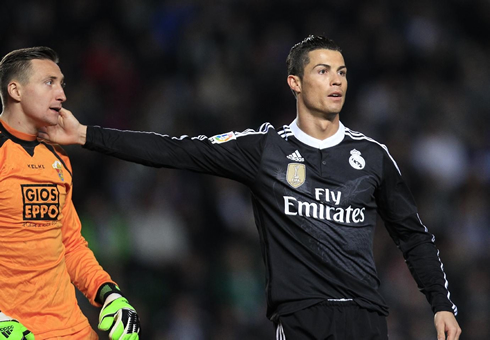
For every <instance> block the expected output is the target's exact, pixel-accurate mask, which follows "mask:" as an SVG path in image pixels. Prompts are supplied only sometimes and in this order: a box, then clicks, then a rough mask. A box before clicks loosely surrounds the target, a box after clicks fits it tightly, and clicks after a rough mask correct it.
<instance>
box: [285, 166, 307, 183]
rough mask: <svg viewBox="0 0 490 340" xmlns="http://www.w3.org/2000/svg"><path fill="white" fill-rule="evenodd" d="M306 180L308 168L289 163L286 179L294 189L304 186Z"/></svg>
mask: <svg viewBox="0 0 490 340" xmlns="http://www.w3.org/2000/svg"><path fill="white" fill-rule="evenodd" d="M305 178H306V166H305V165H304V164H301V163H289V164H288V171H287V173H286V179H287V181H288V183H289V185H291V186H292V187H293V188H298V187H300V186H302V185H303V183H304V182H305Z"/></svg>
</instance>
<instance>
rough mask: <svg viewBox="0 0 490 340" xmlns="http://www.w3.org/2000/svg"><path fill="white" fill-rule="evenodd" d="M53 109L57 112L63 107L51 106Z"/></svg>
mask: <svg viewBox="0 0 490 340" xmlns="http://www.w3.org/2000/svg"><path fill="white" fill-rule="evenodd" d="M50 109H51V110H53V111H56V112H60V111H61V107H50Z"/></svg>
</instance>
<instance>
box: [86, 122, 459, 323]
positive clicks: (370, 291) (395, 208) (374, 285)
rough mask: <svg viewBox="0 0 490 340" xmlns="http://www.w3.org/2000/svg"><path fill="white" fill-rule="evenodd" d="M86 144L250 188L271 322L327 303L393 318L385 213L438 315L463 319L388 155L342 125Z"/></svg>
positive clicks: (121, 137)
mask: <svg viewBox="0 0 490 340" xmlns="http://www.w3.org/2000/svg"><path fill="white" fill-rule="evenodd" d="M85 147H86V148H88V149H91V150H96V151H99V152H103V153H105V154H108V155H112V156H115V157H118V158H121V159H124V160H128V161H132V162H136V163H140V164H144V165H147V166H152V167H166V168H178V169H187V170H191V171H195V172H199V173H205V174H212V175H216V176H221V177H226V178H230V179H233V180H236V181H239V182H241V183H243V184H245V185H246V186H248V188H250V190H251V192H252V200H253V207H254V215H255V222H256V225H257V228H258V231H259V234H260V241H261V248H262V255H263V258H264V263H265V267H266V292H267V299H268V301H267V303H268V310H267V316H268V317H269V318H270V319H271V320H276V317H278V316H280V315H284V314H288V313H293V312H295V311H298V310H300V309H303V308H306V307H308V306H311V305H314V304H316V303H319V302H323V301H327V300H334V301H355V302H356V303H357V304H358V305H360V306H361V307H363V308H367V309H370V310H375V311H378V312H380V313H382V314H384V315H387V314H388V307H387V306H386V303H385V301H384V300H383V298H382V296H381V295H380V294H379V292H378V287H379V279H378V277H377V273H376V268H375V263H374V258H373V233H374V227H375V224H376V215H377V213H379V214H380V216H381V217H382V219H383V221H384V223H385V226H386V228H387V230H388V232H389V234H390V236H391V237H392V238H393V240H394V242H395V243H396V245H397V246H398V248H399V249H400V250H401V251H402V253H403V256H404V258H405V260H406V263H407V264H408V267H409V269H410V271H411V273H412V275H413V277H414V279H415V281H416V282H417V285H418V287H419V289H420V290H421V291H422V292H423V293H424V294H425V295H426V297H427V300H428V301H429V303H430V304H431V306H432V310H433V311H434V313H435V312H437V311H452V312H453V313H455V314H457V308H456V306H455V305H454V304H453V302H452V301H451V300H450V293H449V291H448V289H447V286H448V282H447V280H446V275H445V273H444V271H443V265H442V262H441V260H440V258H439V252H438V250H437V248H436V247H435V244H434V236H433V235H432V234H430V233H429V232H428V230H427V228H426V227H425V226H424V225H423V224H422V222H421V220H420V218H419V216H418V213H417V208H416V205H415V203H414V200H413V198H412V195H411V193H410V190H409V188H408V187H407V185H406V183H405V182H404V180H403V178H402V176H401V173H400V170H399V169H398V166H397V164H396V163H395V161H394V160H393V158H392V157H391V155H390V154H389V152H388V149H387V148H386V147H385V146H384V145H382V144H380V143H378V142H376V141H375V140H373V139H371V138H368V137H366V136H365V135H363V134H361V133H359V132H355V131H352V130H350V129H348V128H346V127H345V126H344V125H343V124H342V123H340V127H339V130H338V132H337V133H336V134H335V135H333V136H332V137H330V138H327V139H326V140H323V141H320V140H317V139H314V138H312V137H311V136H309V135H307V134H305V133H304V132H302V131H301V130H300V129H299V128H298V126H297V124H296V121H293V122H292V124H290V125H288V126H283V127H282V128H280V129H278V130H276V129H274V127H273V126H272V125H270V124H269V123H265V124H263V125H262V126H261V127H260V128H259V129H258V130H252V129H248V130H245V131H243V132H228V133H223V134H219V135H216V136H213V137H206V136H198V137H192V138H191V137H188V136H181V137H179V138H177V137H170V136H168V135H161V134H157V133H149V132H136V131H120V130H114V129H106V128H100V127H88V130H87V142H86V144H85Z"/></svg>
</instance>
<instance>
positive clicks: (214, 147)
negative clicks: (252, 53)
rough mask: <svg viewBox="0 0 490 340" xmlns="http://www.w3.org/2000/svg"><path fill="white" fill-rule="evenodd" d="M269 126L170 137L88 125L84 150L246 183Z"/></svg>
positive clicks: (254, 171) (251, 178) (255, 169)
mask: <svg viewBox="0 0 490 340" xmlns="http://www.w3.org/2000/svg"><path fill="white" fill-rule="evenodd" d="M270 127H271V126H270V124H267V123H266V124H263V125H262V126H261V128H260V129H259V130H258V131H255V130H251V129H249V130H246V131H243V132H227V133H223V134H219V135H216V136H213V137H206V136H198V137H188V136H181V137H170V136H168V135H162V134H158V133H151V132H138V131H121V130H116V129H107V128H101V127H96V126H89V127H88V129H87V142H86V144H85V145H84V147H85V148H87V149H90V150H95V151H99V152H102V153H104V154H107V155H111V156H114V157H117V158H120V159H123V160H127V161H131V162H135V163H139V164H143V165H146V166H152V167H157V168H159V167H165V168H175V169H185V170H190V171H194V172H199V173H205V174H212V175H216V176H220V177H225V178H230V179H233V180H237V181H239V182H242V183H245V184H250V183H251V182H253V181H254V179H255V177H256V174H257V172H258V171H259V165H260V159H261V156H262V150H263V145H264V144H265V139H266V135H267V131H268V130H269V128H270Z"/></svg>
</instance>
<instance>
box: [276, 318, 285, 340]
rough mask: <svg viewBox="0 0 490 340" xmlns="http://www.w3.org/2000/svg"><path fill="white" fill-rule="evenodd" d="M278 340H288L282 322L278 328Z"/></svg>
mask: <svg viewBox="0 0 490 340" xmlns="http://www.w3.org/2000/svg"><path fill="white" fill-rule="evenodd" d="M276 340H286V335H285V334H284V328H282V323H280V322H279V324H278V325H277V328H276Z"/></svg>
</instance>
